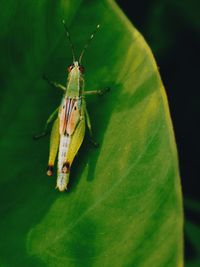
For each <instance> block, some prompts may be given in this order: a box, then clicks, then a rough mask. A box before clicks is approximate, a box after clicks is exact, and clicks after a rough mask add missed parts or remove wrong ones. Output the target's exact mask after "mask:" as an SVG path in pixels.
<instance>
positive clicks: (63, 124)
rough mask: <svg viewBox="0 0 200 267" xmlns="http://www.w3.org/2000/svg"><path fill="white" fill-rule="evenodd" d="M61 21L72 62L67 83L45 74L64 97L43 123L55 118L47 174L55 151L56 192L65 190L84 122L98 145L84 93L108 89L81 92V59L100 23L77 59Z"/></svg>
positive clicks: (50, 171)
mask: <svg viewBox="0 0 200 267" xmlns="http://www.w3.org/2000/svg"><path fill="white" fill-rule="evenodd" d="M62 22H63V25H64V28H65V33H66V36H67V38H68V41H69V44H70V46H71V50H72V56H73V63H72V64H71V65H70V66H69V67H68V69H67V70H68V78H67V83H66V86H63V85H61V84H59V83H56V82H53V81H50V80H49V79H48V78H47V77H44V78H45V79H46V80H47V82H49V83H50V84H51V85H53V86H55V87H56V88H59V89H61V90H63V97H62V101H61V104H60V106H59V107H58V108H57V109H56V110H55V111H54V112H53V113H52V114H51V115H50V117H49V118H48V120H47V122H46V129H47V125H49V123H50V122H52V121H54V122H53V127H52V130H51V136H50V152H49V161H48V167H47V175H48V176H52V175H53V167H54V163H55V159H56V156H57V154H58V164H57V182H56V188H57V189H58V190H59V191H65V190H67V186H68V183H69V175H70V168H71V165H72V162H73V160H74V157H75V156H76V154H77V152H78V150H79V148H80V146H81V144H82V142H83V139H84V135H85V128H86V125H87V127H88V130H89V134H90V137H91V140H92V143H93V144H94V145H97V144H96V143H95V142H94V141H93V139H92V129H91V123H90V118H89V114H88V112H87V108H86V102H85V95H92V94H93V95H94V94H97V95H102V94H103V93H105V92H106V91H108V90H109V88H105V89H103V90H96V91H94V90H93V91H84V77H83V75H84V67H83V66H82V65H81V60H82V57H83V55H84V53H85V50H86V49H87V47H88V45H89V43H90V42H91V40H92V39H93V37H94V34H95V33H96V31H97V30H98V29H99V25H97V27H96V29H95V31H94V32H93V33H92V34H91V36H90V38H89V39H88V41H87V42H86V44H85V46H84V47H83V50H82V52H81V54H80V57H79V59H78V60H76V59H75V53H74V46H73V44H72V42H71V38H70V35H69V31H68V29H67V26H66V24H65V21H64V20H63V21H62ZM55 117H56V118H55ZM45 134H46V133H43V134H41V135H38V136H36V138H38V137H40V136H42V135H45Z"/></svg>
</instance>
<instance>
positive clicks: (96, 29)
mask: <svg viewBox="0 0 200 267" xmlns="http://www.w3.org/2000/svg"><path fill="white" fill-rule="evenodd" d="M99 27H100V25H99V24H98V25H97V26H96V28H95V30H94V31H93V33H92V34H91V35H90V38H89V39H88V40H87V42H86V44H85V45H84V47H83V50H82V52H81V54H80V57H79V60H78V61H79V63H81V60H82V57H83V55H84V53H85V50H86V49H87V48H88V46H89V45H90V43H91V41H92V39H93V37H94V35H95V34H96V32H97V31H98V29H99Z"/></svg>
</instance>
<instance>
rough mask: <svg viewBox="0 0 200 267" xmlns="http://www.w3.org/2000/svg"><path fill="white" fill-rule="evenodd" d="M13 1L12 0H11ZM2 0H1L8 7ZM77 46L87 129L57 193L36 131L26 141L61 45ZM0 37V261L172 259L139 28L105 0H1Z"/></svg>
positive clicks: (173, 187)
mask: <svg viewBox="0 0 200 267" xmlns="http://www.w3.org/2000/svg"><path fill="white" fill-rule="evenodd" d="M17 3H19V4H17ZM11 6H12V9H11ZM62 18H65V19H66V20H67V22H68V24H69V28H70V33H71V39H72V40H73V43H74V46H75V49H76V54H77V56H79V54H80V52H81V49H82V48H83V46H84V44H85V42H86V40H87V39H88V38H89V35H90V34H91V32H92V31H93V30H94V28H95V27H96V25H97V24H99V23H100V24H101V27H100V30H99V32H98V33H97V34H96V36H95V37H94V40H93V42H92V43H91V45H90V47H89V48H88V50H87V51H86V53H85V55H84V58H83V65H84V66H85V69H86V74H85V83H86V90H97V89H100V88H103V87H106V86H109V87H111V91H110V92H109V93H107V94H106V95H104V96H102V97H95V96H88V97H87V107H88V111H89V113H90V115H91V122H92V127H93V132H94V136H95V139H96V140H97V141H98V142H99V143H100V147H99V148H98V149H95V148H93V147H92V146H91V145H90V143H89V141H88V136H87V135H86V138H85V141H84V143H83V145H82V147H81V149H80V152H79V153H78V155H77V157H76V159H75V162H74V163H73V166H72V171H71V176H70V179H71V189H70V191H69V192H68V193H64V194H63V193H59V192H56V191H55V190H54V186H55V179H56V178H55V177H53V178H49V177H46V175H45V171H46V164H47V159H48V146H49V144H48V142H49V140H48V138H46V139H41V140H39V141H37V142H36V141H33V140H32V135H33V134H34V133H35V132H37V131H40V130H41V129H42V127H43V125H44V123H45V120H46V119H47V118H48V115H49V113H51V112H52V111H53V110H54V109H55V108H56V107H57V106H58V105H59V104H60V100H61V97H62V92H59V91H58V90H56V89H54V88H51V87H50V86H49V85H47V84H46V83H45V81H43V80H42V79H41V77H42V74H43V73H46V74H48V77H50V78H51V79H52V80H55V81H57V82H61V83H63V84H64V83H65V82H66V77H67V74H66V69H67V66H68V65H69V64H70V63H71V60H72V56H71V51H70V47H69V44H68V43H67V40H66V37H65V35H64V30H63V26H62V24H61V23H60V21H61V19H62ZM0 24H1V25H3V27H1V28H2V32H1V48H2V49H4V56H3V59H2V63H1V65H0V67H1V73H2V74H3V75H2V78H1V92H2V93H1V105H0V110H1V120H2V131H1V139H0V146H1V155H2V157H1V163H2V167H1V188H0V190H1V193H0V196H1V218H2V219H1V225H0V229H1V249H0V260H1V266H12V267H13V266H37V267H40V266H44V267H46V266H47V267H50V266H52V267H53V266H59V267H62V266H65V267H66V266H69V267H78V266H84V267H87V266H93V267H102V266H104V267H107V266H108V267H113V266H117V267H132V266H136V267H149V266H154V267H162V266H163V267H167V266H170V267H181V266H183V263H182V223H183V216H182V199H181V188H180V181H179V172H178V164H177V151H176V145H175V140H174V134H173V129H172V125H171V119H170V115H169V109H168V104H167V99H166V95H165V92H164V88H163V85H162V82H161V79H160V76H159V72H158V68H157V66H156V63H155V61H154V58H153V56H152V53H151V51H150V49H149V47H148V46H147V44H146V42H145V41H144V39H143V37H142V36H141V34H140V33H139V32H138V31H137V30H136V29H135V28H134V26H133V25H131V23H130V22H129V21H128V20H127V18H126V17H125V15H124V14H123V13H122V12H121V10H120V9H119V8H118V6H117V5H116V4H115V3H114V2H113V1H97V0H95V1H76V3H74V1H73V4H72V1H54V2H51V1H45V0H44V1H17V2H13V1H6V3H5V7H4V14H3V15H2V17H1V19H0Z"/></svg>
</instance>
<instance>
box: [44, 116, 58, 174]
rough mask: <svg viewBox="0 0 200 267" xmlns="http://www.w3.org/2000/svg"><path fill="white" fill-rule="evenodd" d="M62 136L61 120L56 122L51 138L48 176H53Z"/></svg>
mask: <svg viewBox="0 0 200 267" xmlns="http://www.w3.org/2000/svg"><path fill="white" fill-rule="evenodd" d="M59 140H60V134H59V118H57V119H56V120H55V121H54V124H53V127H52V130H51V137H50V152H49V161H48V167H47V175H48V176H51V175H52V174H53V166H54V162H55V158H56V155H57V152H58V146H59Z"/></svg>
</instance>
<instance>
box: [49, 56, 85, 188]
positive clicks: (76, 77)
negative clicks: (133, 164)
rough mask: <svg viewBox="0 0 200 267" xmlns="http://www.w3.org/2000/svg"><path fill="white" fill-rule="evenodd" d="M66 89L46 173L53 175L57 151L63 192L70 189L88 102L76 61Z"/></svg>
mask: <svg viewBox="0 0 200 267" xmlns="http://www.w3.org/2000/svg"><path fill="white" fill-rule="evenodd" d="M68 70H69V75H68V82H67V86H66V91H65V92H64V96H63V99H62V101H61V105H60V108H59V112H58V118H57V119H56V120H55V122H54V125H53V128H52V133H51V140H50V155H49V163H48V170H47V174H48V175H51V174H52V169H53V165H54V162H55V158H56V154H57V152H58V166H57V184H56V187H57V188H58V189H59V190H60V191H64V190H65V189H66V188H67V184H68V182H69V173H70V167H71V164H72V162H73V159H74V157H75V155H76V154H77V152H78V150H79V148H80V146H81V144H82V141H83V138H84V135H85V113H86V105H85V99H84V95H83V84H84V83H83V77H82V75H83V74H82V72H81V70H82V66H80V65H79V63H78V62H77V61H75V62H74V63H73V65H71V66H70V67H69V68H68Z"/></svg>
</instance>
